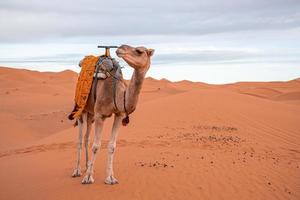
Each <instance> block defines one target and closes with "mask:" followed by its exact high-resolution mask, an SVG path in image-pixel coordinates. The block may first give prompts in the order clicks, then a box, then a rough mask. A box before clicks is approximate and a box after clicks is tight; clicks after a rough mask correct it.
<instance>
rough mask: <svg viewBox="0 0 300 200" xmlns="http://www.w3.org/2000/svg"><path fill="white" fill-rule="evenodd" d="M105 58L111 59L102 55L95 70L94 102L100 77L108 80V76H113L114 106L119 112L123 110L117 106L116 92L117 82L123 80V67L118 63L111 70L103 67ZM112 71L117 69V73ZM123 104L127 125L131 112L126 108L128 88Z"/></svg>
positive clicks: (124, 120) (124, 121)
mask: <svg viewBox="0 0 300 200" xmlns="http://www.w3.org/2000/svg"><path fill="white" fill-rule="evenodd" d="M105 59H111V58H109V57H100V59H99V61H98V62H97V64H96V70H95V74H94V81H93V93H94V102H96V89H97V82H98V79H101V80H106V79H107V78H109V77H112V78H113V84H112V90H113V101H114V107H115V110H117V111H118V112H121V111H120V110H119V109H118V106H117V103H116V93H117V90H116V86H117V82H118V81H121V79H120V76H119V75H120V70H121V67H120V65H119V64H117V65H116V66H115V65H113V68H112V69H111V70H107V69H102V68H101V64H102V63H103V61H104V60H105ZM111 60H112V59H111ZM99 71H100V72H99ZM112 71H115V73H114V74H112V73H111V72H112ZM99 73H100V74H102V75H104V76H100V77H99V76H98V74H99ZM123 106H124V111H125V114H126V116H125V118H123V120H122V124H123V126H126V125H127V124H128V123H129V113H128V111H127V109H126V89H125V91H124V94H123Z"/></svg>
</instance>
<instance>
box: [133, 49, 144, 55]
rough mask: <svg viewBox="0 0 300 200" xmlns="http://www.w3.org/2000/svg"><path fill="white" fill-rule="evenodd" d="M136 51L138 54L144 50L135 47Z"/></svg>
mask: <svg viewBox="0 0 300 200" xmlns="http://www.w3.org/2000/svg"><path fill="white" fill-rule="evenodd" d="M135 51H136V52H137V53H138V54H142V53H143V52H144V51H142V50H141V49H135Z"/></svg>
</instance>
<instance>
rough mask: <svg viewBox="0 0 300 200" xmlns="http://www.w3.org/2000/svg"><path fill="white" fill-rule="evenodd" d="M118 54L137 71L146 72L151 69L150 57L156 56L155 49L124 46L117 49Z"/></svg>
mask: <svg viewBox="0 0 300 200" xmlns="http://www.w3.org/2000/svg"><path fill="white" fill-rule="evenodd" d="M116 54H117V56H118V57H120V58H123V59H124V60H125V62H127V64H128V65H130V66H131V67H132V68H134V69H135V70H141V71H145V72H146V71H147V70H148V69H149V67H150V57H151V56H152V55H153V54H154V49H147V48H145V47H131V46H128V45H122V46H120V47H119V48H118V49H117V51H116Z"/></svg>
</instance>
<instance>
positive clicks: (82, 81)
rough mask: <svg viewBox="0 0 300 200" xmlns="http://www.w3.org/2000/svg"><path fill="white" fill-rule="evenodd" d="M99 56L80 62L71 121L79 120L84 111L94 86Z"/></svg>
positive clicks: (86, 58)
mask: <svg viewBox="0 0 300 200" xmlns="http://www.w3.org/2000/svg"><path fill="white" fill-rule="evenodd" d="M98 59H99V56H86V57H85V58H84V59H83V60H82V61H80V63H79V66H80V67H81V71H80V73H79V77H78V80H77V85H76V91H75V98H74V101H75V106H74V109H73V111H72V112H71V114H70V115H69V117H68V118H69V119H70V120H73V119H78V118H79V117H80V116H81V114H82V111H83V110H84V108H85V106H86V103H87V100H88V97H89V94H90V91H91V87H92V84H93V76H94V72H95V68H96V64H97V61H98Z"/></svg>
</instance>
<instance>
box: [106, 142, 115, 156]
mask: <svg viewBox="0 0 300 200" xmlns="http://www.w3.org/2000/svg"><path fill="white" fill-rule="evenodd" d="M107 148H108V153H110V154H113V153H114V152H115V148H116V143H112V142H110V143H108V146H107Z"/></svg>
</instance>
